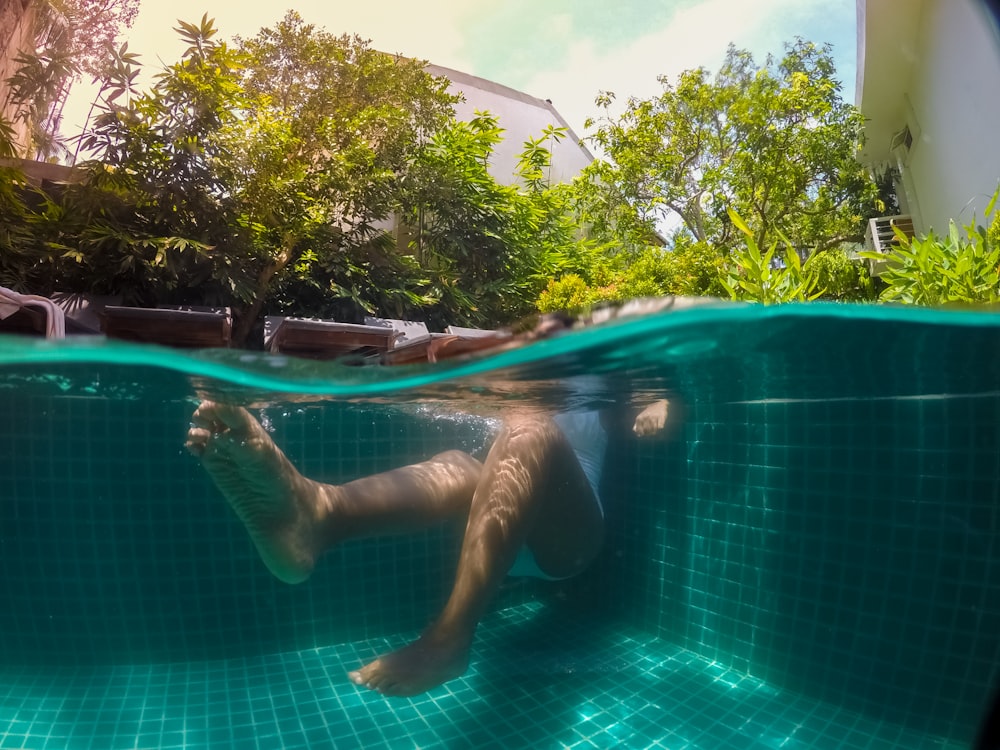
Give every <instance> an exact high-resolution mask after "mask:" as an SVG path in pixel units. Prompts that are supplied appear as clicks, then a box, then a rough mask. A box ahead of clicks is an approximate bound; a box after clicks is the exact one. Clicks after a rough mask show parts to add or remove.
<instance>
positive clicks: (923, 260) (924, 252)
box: [863, 191, 1000, 306]
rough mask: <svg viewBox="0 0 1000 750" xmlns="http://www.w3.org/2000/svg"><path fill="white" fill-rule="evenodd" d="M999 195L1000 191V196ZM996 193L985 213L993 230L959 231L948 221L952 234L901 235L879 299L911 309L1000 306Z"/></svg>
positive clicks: (871, 255)
mask: <svg viewBox="0 0 1000 750" xmlns="http://www.w3.org/2000/svg"><path fill="white" fill-rule="evenodd" d="M998 192H1000V191H998ZM996 200H997V193H994V195H993V198H992V199H991V200H990V202H989V205H988V206H987V208H986V220H987V221H990V222H991V223H990V224H989V229H988V230H987V229H985V228H984V227H983V226H982V225H977V224H976V223H975V220H973V222H972V223H971V224H968V225H967V226H965V227H963V228H962V230H961V231H960V230H959V227H958V225H956V224H955V222H954V221H952V222H949V226H948V234H947V235H946V236H944V237H940V238H939V237H937V236H936V235H935V234H934V233H933V232H931V233H930V234H928V235H926V236H924V237H914V238H909V237H907V236H906V235H904V234H903V233H902V232H900V231H899V230H896V239H897V244H896V246H895V247H894V249H893V251H892V252H891V253H889V254H888V255H887V256H884V255H881V254H879V253H871V252H869V253H863V256H864V257H866V258H870V259H873V260H886V261H887V264H886V270H885V272H884V273H883V274H882V281H883V282H885V283H886V284H887V286H886V288H885V289H884V290H883V291H882V294H881V295H880V299H881V300H883V301H886V302H903V303H906V304H911V305H931V306H943V305H995V304H997V303H1000V242H998V235H1000V225H998V223H997V217H996V216H994V215H993V209H994V206H995V205H996Z"/></svg>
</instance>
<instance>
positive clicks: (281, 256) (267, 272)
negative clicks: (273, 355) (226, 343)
mask: <svg viewBox="0 0 1000 750" xmlns="http://www.w3.org/2000/svg"><path fill="white" fill-rule="evenodd" d="M295 242H296V238H294V237H285V240H284V242H283V246H282V248H281V252H279V253H278V254H277V255H276V256H275V258H274V260H273V261H272V262H271V263H270V264H268V265H267V266H266V267H265V268H264V270H263V271H261V272H260V276H258V277H257V294H256V296H255V297H254V300H253V302H251V303H250V305H249V306H248V307H247V308H246V310H244V311H243V314H242V315H240V317H239V320H238V321H237V323H236V328H235V330H234V331H233V346H236V347H241V348H242V347H246V341H247V338H248V337H249V336H250V331H251V330H252V329H253V325H254V323H256V322H257V317H258V316H259V315H260V311H261V309H262V308H263V307H264V303H265V302H266V301H267V295H268V292H269V291H270V289H271V282H272V281H273V280H274V277H275V276H276V275H278V274H279V273H281V271H283V270H284V269H285V267H286V266H288V264H289V263H290V262H291V260H292V248H293V247H294V246H295Z"/></svg>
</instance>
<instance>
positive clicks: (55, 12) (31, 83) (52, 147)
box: [0, 0, 139, 158]
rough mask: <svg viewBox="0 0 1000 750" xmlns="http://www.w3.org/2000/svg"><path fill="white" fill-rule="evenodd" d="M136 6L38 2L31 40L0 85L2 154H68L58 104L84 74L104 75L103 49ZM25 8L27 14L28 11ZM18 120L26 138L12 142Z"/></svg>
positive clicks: (90, 0)
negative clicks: (0, 94) (8, 116)
mask: <svg viewBox="0 0 1000 750" xmlns="http://www.w3.org/2000/svg"><path fill="white" fill-rule="evenodd" d="M138 10H139V0H36V2H34V3H33V4H32V5H31V6H30V12H33V13H34V15H33V25H34V29H33V30H34V38H33V40H32V45H31V46H30V47H29V48H26V49H23V50H21V51H20V52H19V53H18V55H17V56H16V58H15V60H14V62H15V68H14V72H13V74H12V75H11V76H10V77H9V78H8V79H7V80H6V81H4V84H5V85H4V86H3V87H0V89H2V90H3V91H4V92H5V93H4V100H3V102H2V106H0V110H3V111H8V112H12V113H13V114H12V121H11V122H6V121H4V120H3V118H0V152H2V154H3V155H14V154H15V153H16V154H20V155H24V156H32V155H34V156H36V157H37V158H52V157H57V156H61V155H62V154H64V153H65V152H66V150H67V149H66V146H65V143H64V140H63V138H62V136H61V134H60V124H61V120H62V108H63V105H64V104H65V102H66V97H67V96H68V95H69V90H70V88H71V86H72V85H73V84H74V83H75V82H76V81H77V80H79V78H80V76H81V75H82V74H89V75H91V76H93V77H94V78H95V79H102V78H104V70H105V63H106V60H107V50H108V49H110V48H112V47H113V45H114V42H115V39H116V38H117V37H118V35H119V33H121V31H122V30H123V29H126V28H129V27H130V26H131V25H132V23H133V22H134V20H135V17H136V14H137V13H138ZM26 12H29V11H28V10H26ZM18 122H20V123H21V125H22V129H23V131H24V132H25V133H26V138H25V139H24V140H23V141H22V142H16V139H17V129H16V128H15V127H13V126H14V125H15V124H16V123H18Z"/></svg>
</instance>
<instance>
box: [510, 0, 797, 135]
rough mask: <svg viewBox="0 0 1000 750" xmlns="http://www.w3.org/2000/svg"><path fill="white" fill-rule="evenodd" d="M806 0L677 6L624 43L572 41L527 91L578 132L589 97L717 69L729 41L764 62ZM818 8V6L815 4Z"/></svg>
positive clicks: (641, 92) (650, 89)
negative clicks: (661, 24) (661, 23)
mask: <svg viewBox="0 0 1000 750" xmlns="http://www.w3.org/2000/svg"><path fill="white" fill-rule="evenodd" d="M804 4H805V3H803V0H706V2H703V3H700V4H699V5H696V6H693V7H691V8H688V9H685V10H681V11H678V12H677V13H676V14H675V15H674V16H673V18H672V19H671V21H670V23H669V25H668V26H666V27H665V28H661V29H656V30H653V31H651V32H650V33H649V34H647V35H645V36H643V37H641V38H639V39H636V40H635V41H634V42H632V43H631V44H629V45H627V46H622V47H611V48H609V47H606V46H603V45H601V44H600V43H599V42H595V41H594V40H590V39H587V40H583V41H579V42H576V43H575V44H573V45H572V46H571V48H570V52H569V54H568V55H567V56H566V59H565V61H564V63H563V64H562V65H561V67H560V68H559V69H552V70H547V71H540V72H539V73H538V74H537V75H535V76H534V77H533V78H531V79H530V80H529V82H528V83H527V84H525V86H524V90H525V91H526V92H527V93H529V94H532V95H534V96H538V97H542V98H547V99H551V100H552V102H553V104H554V105H555V107H556V109H557V110H559V113H560V114H561V115H562V116H563V117H564V118H565V119H566V120H567V122H569V124H570V125H571V126H572V127H573V129H574V130H575V131H576V132H577V134H578V135H581V136H582V135H583V134H584V133H583V122H584V120H586V118H587V117H592V116H594V115H596V114H597V108H596V107H595V106H594V97H595V96H596V95H597V93H598V92H599V91H614V92H615V93H616V94H617V95H618V97H619V105H621V104H623V103H624V101H626V100H627V98H628V97H629V96H638V97H649V96H652V95H655V94H656V93H658V92H659V91H660V90H661V87H660V84H659V83H658V82H657V80H656V77H657V76H658V75H666V76H667V77H668V78H670V79H671V80H673V79H675V78H676V76H677V75H678V74H679V73H681V72H682V71H684V70H689V69H691V68H697V67H700V66H704V67H707V68H708V69H709V70H713V71H714V70H715V69H717V68H718V66H719V64H720V63H721V62H722V60H723V58H724V56H725V52H726V48H727V46H728V45H729V43H730V42H732V43H733V44H735V45H736V46H737V47H741V48H747V49H750V50H752V51H753V52H754V53H755V55H760V57H759V58H758V59H759V60H761V61H762V59H763V54H766V53H767V52H775V53H780V52H781V49H782V48H781V44H782V42H784V41H789V40H791V39H792V38H793V37H794V36H795V35H796V34H797V33H801V31H797V30H796V28H795V25H796V24H797V23H798V21H797V20H796V19H799V20H801V18H802V11H803V10H804V8H803V5H804ZM813 10H815V6H814V7H813Z"/></svg>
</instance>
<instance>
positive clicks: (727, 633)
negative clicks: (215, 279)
mask: <svg viewBox="0 0 1000 750" xmlns="http://www.w3.org/2000/svg"><path fill="white" fill-rule="evenodd" d="M581 383H582V384H584V386H583V387H581V385H580V384H581ZM204 396H211V397H213V398H223V399H227V400H231V401H234V402H238V403H242V404H247V405H249V406H250V407H251V410H252V411H253V412H254V413H255V414H256V415H258V416H259V417H260V418H261V420H262V422H263V423H264V424H265V425H266V426H267V427H268V429H269V430H270V431H272V433H273V436H274V439H275V440H276V442H277V443H278V444H279V445H281V446H282V448H283V449H284V450H285V452H286V453H287V454H288V455H289V457H290V458H292V459H293V461H294V462H295V463H296V465H297V466H298V467H299V468H300V469H301V470H302V471H303V472H304V473H305V474H307V475H309V476H313V477H315V478H318V479H323V480H325V481H330V482H340V481H345V480H348V479H353V478H356V477H359V476H364V475H366V474H370V473H373V472H377V471H382V470H385V469H388V468H392V467H394V466H398V465H401V464H407V463H412V462H415V461H419V460H421V459H423V458H426V457H427V456H429V455H431V454H433V453H436V452H440V451H442V450H446V449H449V448H461V449H463V450H467V451H469V452H472V453H474V454H476V455H482V453H483V451H484V450H485V449H486V447H487V446H488V445H489V442H490V439H491V437H492V435H493V434H494V430H495V423H493V422H490V421H488V420H483V419H481V418H479V417H475V416H469V415H468V414H467V412H469V411H477V410H479V411H482V410H485V409H486V408H487V407H488V406H489V405H491V404H495V403H497V402H504V403H512V402H515V403H516V402H519V401H530V402H532V403H535V404H539V403H540V404H544V405H547V406H550V407H551V408H552V409H554V410H558V409H561V408H565V406H566V404H567V403H571V404H575V405H577V406H580V405H586V406H594V407H598V406H606V407H610V408H612V409H613V410H614V411H615V413H616V414H617V415H618V416H617V418H616V419H615V420H613V421H614V422H615V426H613V427H612V435H611V437H612V439H611V440H610V444H609V445H610V447H609V453H608V458H607V462H606V465H605V470H604V474H603V479H602V487H601V495H602V499H603V500H604V504H605V507H606V513H607V523H608V534H607V539H606V542H605V547H604V551H603V552H602V555H601V557H600V558H599V559H598V560H597V561H596V562H595V564H594V565H593V566H591V568H590V569H589V570H588V571H587V572H586V573H584V574H583V575H581V576H579V577H577V578H575V579H572V580H569V581H562V582H544V581H536V580H532V579H508V580H507V582H506V583H505V584H504V586H503V587H502V589H501V591H500V592H499V593H498V595H497V598H496V601H495V602H494V605H493V607H492V608H491V611H490V612H489V614H488V615H487V616H486V618H485V619H484V621H483V623H482V625H481V626H480V629H479V632H478V634H477V639H476V643H475V645H474V650H473V655H472V664H471V666H470V669H469V671H468V672H467V673H466V674H465V675H464V676H463V677H461V678H459V679H457V680H453V681H451V682H448V683H446V684H444V685H442V686H440V687H438V688H435V689H434V690H431V691H429V692H428V693H425V694H423V695H421V696H418V697H416V698H412V699H409V698H404V699H400V698H393V699H387V698H383V697H381V696H379V695H377V694H375V693H372V692H370V691H367V690H363V689H359V688H357V687H355V686H354V685H353V684H352V683H350V682H349V681H348V680H347V679H346V672H347V671H348V670H350V669H354V668H356V667H357V666H359V665H361V664H363V663H365V662H367V661H369V660H370V659H371V658H372V657H373V656H375V655H376V654H379V653H384V652H385V651H387V650H391V649H393V648H396V647H398V646H400V645H402V644H404V643H406V642H408V641H410V640H412V639H413V638H414V637H415V636H416V635H417V634H419V632H420V630H421V629H422V628H423V627H424V626H425V625H426V624H427V622H428V621H429V620H430V619H431V618H432V617H433V616H434V614H435V613H436V612H437V610H438V608H439V607H440V606H441V604H442V603H443V601H444V598H445V596H446V594H447V591H448V588H449V586H450V583H451V576H452V575H453V571H454V565H455V561H456V559H457V551H458V543H459V533H460V529H459V528H457V527H455V526H444V527H442V528H439V529H434V530H431V531H426V532H420V533H418V534H413V535H407V536H402V537H393V538H390V539H381V540H364V541H356V542H348V543H345V544H343V545H341V546H339V547H337V548H336V549H334V550H332V551H331V552H330V553H329V554H328V555H327V556H325V557H324V558H323V559H322V560H321V562H320V564H319V565H318V567H317V569H316V571H315V573H314V574H313V576H312V577H311V578H310V580H309V581H308V582H307V583H305V584H302V585H298V586H288V585H284V584H282V583H280V582H278V581H277V580H275V579H273V578H272V577H271V576H270V575H269V574H268V572H267V570H266V569H265V568H264V567H263V565H261V564H260V562H259V560H258V558H257V555H256V552H255V550H254V548H253V545H252V544H251V543H250V541H249V540H248V538H247V535H246V533H245V531H244V530H243V527H242V525H241V524H240V523H239V521H238V520H237V519H236V517H235V515H234V514H233V513H232V511H231V510H230V508H229V507H228V506H227V504H226V503H225V501H224V500H223V499H222V497H221V496H220V495H219V493H218V491H217V490H216V489H215V488H214V486H213V484H212V483H211V481H210V480H209V479H208V477H207V475H206V474H205V473H204V471H203V470H202V469H201V468H200V466H199V465H198V462H197V460H195V459H194V458H192V457H191V456H190V455H188V454H187V452H186V451H185V450H184V448H183V441H184V434H185V432H186V430H187V427H188V424H189V420H190V414H191V412H192V410H193V409H194V407H195V406H196V405H197V403H198V401H199V400H200V399H201V398H202V397H204ZM658 397H667V398H669V399H670V400H671V423H670V425H669V428H668V429H667V430H666V431H665V433H664V434H663V435H662V436H659V437H656V438H647V439H639V438H636V437H634V436H633V435H632V434H631V432H630V430H629V426H630V414H632V413H634V408H635V407H637V406H640V405H642V404H643V403H646V402H648V401H649V400H650V399H653V398H658ZM0 414H3V416H4V417H5V418H4V419H3V423H2V427H0V466H2V467H3V476H4V477H5V479H6V481H5V490H4V493H3V500H2V502H0V560H2V566H3V576H2V577H0V600H2V601H3V602H5V603H6V606H4V607H2V608H0V748H60V749H62V748H73V749H76V748H94V749H95V750H97V749H100V750H106V749H109V748H227V747H232V748H247V747H251V748H252V747H259V748H262V749H263V748H278V747H281V748H319V747H323V748H330V747H334V748H357V747H365V748H379V747H385V748H406V747H412V748H458V747H476V748H491V747H496V748H521V747H523V748H617V747H623V748H670V750H678V749H681V748H688V749H690V750H694V749H699V750H700V749H704V750H719V749H723V750H724V749H727V748H733V749H734V750H735V749H740V750H742V749H743V748H752V749H757V748H761V749H763V748H792V749H801V750H806V749H817V750H819V749H823V750H825V749H827V748H830V749H833V748H848V749H854V748H858V749H859V750H860V749H872V750H875V749H878V750H882V749H883V748H884V749H886V750H888V749H889V748H900V749H903V748H906V749H907V750H921V749H923V748H928V749H929V748H935V750H937V749H940V748H965V747H969V744H970V742H971V741H972V740H973V738H974V737H975V735H976V732H977V728H978V726H979V723H980V721H981V718H982V715H983V713H984V711H985V708H986V705H987V702H988V699H989V698H990V696H991V694H992V692H993V690H994V689H995V687H996V686H997V685H998V684H1000V541H998V539H1000V315H990V314H985V313H944V312H936V311H926V310H903V309H894V308H882V307H879V308H875V307H850V306H833V305H809V306H790V307H782V308H758V307H736V306H724V307H709V308H696V309H692V310H688V311H683V312H677V313H673V314H661V315H657V316H651V317H648V318H642V319H638V320H631V321H621V322H617V323H613V324H609V325H606V326H602V327H598V328H594V329H587V330H584V331H582V332H578V333H572V334H569V335H566V336H562V337H559V338H556V339H551V340H546V341H542V342H539V343H537V344H533V345H531V346H529V347H526V348H523V349H518V350H514V351H509V352H505V353H502V354H498V355H494V356H492V357H488V358H483V359H478V360H473V361H471V362H466V363H459V364H452V365H443V366H433V367H422V368H419V367H418V368H376V367H371V368H357V367H353V368H352V367H345V366H343V365H336V364H330V363H316V362H296V361H291V360H285V359H282V358H279V357H273V356H267V355H262V354H247V353H237V352H195V353H187V354H185V353H179V352H176V351H170V350H165V349H158V348H155V347H138V346H128V345H121V344H118V345H115V344H113V343H108V342H101V341H86V340H85V341H82V342H81V341H76V342H69V343H67V342H60V343H47V342H42V341H37V340H23V339H14V338H9V339H0Z"/></svg>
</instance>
